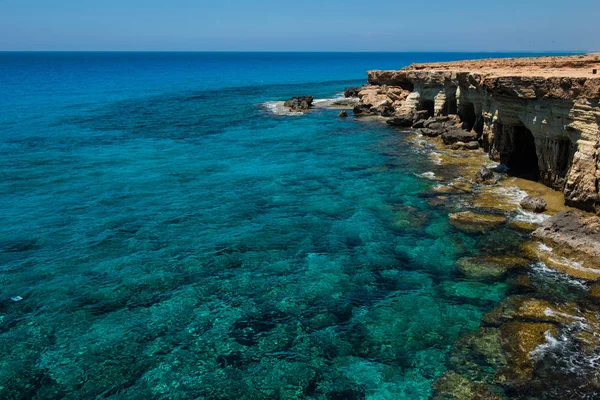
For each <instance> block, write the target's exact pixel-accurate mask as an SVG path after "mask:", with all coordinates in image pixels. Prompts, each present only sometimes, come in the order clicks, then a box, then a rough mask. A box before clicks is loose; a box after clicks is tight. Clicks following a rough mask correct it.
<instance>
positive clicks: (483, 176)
mask: <svg viewBox="0 0 600 400" xmlns="http://www.w3.org/2000/svg"><path fill="white" fill-rule="evenodd" d="M475 182H477V183H488V184H494V183H496V178H495V177H494V173H493V172H492V171H490V169H489V168H488V167H486V166H485V165H482V166H481V168H479V171H477V174H476V175H475Z"/></svg>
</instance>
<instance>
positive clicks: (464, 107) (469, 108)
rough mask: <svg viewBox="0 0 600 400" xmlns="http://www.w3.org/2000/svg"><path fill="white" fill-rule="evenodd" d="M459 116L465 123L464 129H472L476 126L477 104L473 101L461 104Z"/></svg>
mask: <svg viewBox="0 0 600 400" xmlns="http://www.w3.org/2000/svg"><path fill="white" fill-rule="evenodd" d="M458 116H459V117H460V120H461V121H462V123H463V126H462V127H463V129H464V130H466V131H470V130H472V129H473V128H474V127H475V123H476V122H477V114H475V106H474V105H473V103H464V104H461V105H460V109H459V110H458Z"/></svg>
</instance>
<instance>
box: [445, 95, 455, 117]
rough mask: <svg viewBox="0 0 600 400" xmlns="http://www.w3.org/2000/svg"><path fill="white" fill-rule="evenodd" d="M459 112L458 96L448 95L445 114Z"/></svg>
mask: <svg viewBox="0 0 600 400" xmlns="http://www.w3.org/2000/svg"><path fill="white" fill-rule="evenodd" d="M457 113H458V105H457V102H456V97H448V99H447V100H446V103H445V104H444V114H445V115H452V114H457Z"/></svg>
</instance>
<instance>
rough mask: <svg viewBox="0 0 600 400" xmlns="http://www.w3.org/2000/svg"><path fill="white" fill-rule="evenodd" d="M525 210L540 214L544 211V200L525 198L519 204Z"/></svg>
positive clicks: (531, 197)
mask: <svg viewBox="0 0 600 400" xmlns="http://www.w3.org/2000/svg"><path fill="white" fill-rule="evenodd" d="M519 204H520V205H521V207H523V208H524V209H525V210H529V211H534V212H536V213H541V212H544V211H545V210H546V206H547V205H548V203H546V200H544V199H541V198H539V197H533V196H527V197H525V198H524V199H523V200H521V202H520V203H519Z"/></svg>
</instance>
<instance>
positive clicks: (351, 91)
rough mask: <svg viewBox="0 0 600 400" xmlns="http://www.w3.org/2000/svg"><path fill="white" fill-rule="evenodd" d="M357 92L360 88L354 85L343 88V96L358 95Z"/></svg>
mask: <svg viewBox="0 0 600 400" xmlns="http://www.w3.org/2000/svg"><path fill="white" fill-rule="evenodd" d="M358 92H360V88H359V87H356V86H352V87H349V88H346V89H344V97H358Z"/></svg>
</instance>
